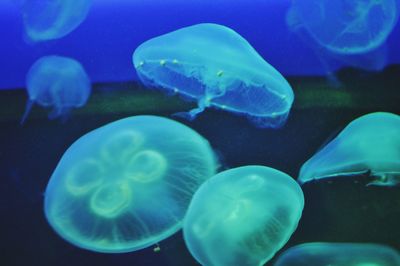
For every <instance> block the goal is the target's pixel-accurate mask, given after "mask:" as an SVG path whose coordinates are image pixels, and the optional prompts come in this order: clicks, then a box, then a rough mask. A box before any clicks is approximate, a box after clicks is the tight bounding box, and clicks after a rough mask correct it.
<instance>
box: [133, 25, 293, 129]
mask: <svg viewBox="0 0 400 266" xmlns="http://www.w3.org/2000/svg"><path fill="white" fill-rule="evenodd" d="M133 64H134V67H135V68H136V72H137V74H138V76H139V78H140V80H141V81H142V82H143V83H144V84H145V85H146V86H150V87H151V86H155V87H159V88H162V89H164V90H167V91H170V92H172V91H173V92H175V93H177V94H179V95H182V96H184V97H187V98H189V99H192V100H196V101H197V102H198V108H196V109H193V110H191V111H190V112H189V113H187V116H188V117H190V118H194V117H196V115H197V114H199V113H200V112H202V111H203V110H204V109H205V108H207V107H210V106H213V107H216V108H220V109H223V110H226V111H230V112H233V113H237V114H243V115H245V116H247V117H249V119H250V120H251V121H253V122H254V123H255V124H256V125H258V126H259V127H273V128H274V127H280V126H282V125H283V124H284V123H285V121H286V119H287V116H288V113H289V111H290V108H291V105H292V102H293V98H294V96H293V91H292V89H291V87H290V85H289V84H288V82H287V81H286V80H285V79H284V77H283V76H282V75H281V74H280V73H279V72H278V71H277V70H276V69H274V68H273V67H272V66H271V65H270V64H268V63H267V62H266V61H264V59H263V58H262V57H261V56H260V55H259V54H258V53H257V52H256V51H255V50H254V48H253V47H252V46H251V45H250V44H249V43H248V42H247V41H246V40H245V39H244V38H243V37H242V36H240V35H239V34H238V33H236V32H235V31H233V30H232V29H230V28H227V27H225V26H222V25H217V24H211V23H204V24H197V25H193V26H190V27H186V28H182V29H178V30H176V31H173V32H170V33H167V34H165V35H161V36H159V37H156V38H153V39H150V40H148V41H146V42H144V43H143V44H141V45H140V46H139V47H138V48H137V49H136V50H135V52H134V53H133Z"/></svg>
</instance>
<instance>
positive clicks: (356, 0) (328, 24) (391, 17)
mask: <svg viewBox="0 0 400 266" xmlns="http://www.w3.org/2000/svg"><path fill="white" fill-rule="evenodd" d="M398 13H399V12H398V6H397V3H396V0H337V1H331V0H294V1H293V6H292V8H291V10H290V11H289V16H288V23H289V26H290V27H291V28H292V29H295V30H297V29H298V28H304V29H305V30H306V31H307V32H308V34H309V35H310V36H311V38H312V39H314V40H315V41H316V42H317V43H319V44H320V45H321V46H322V47H324V48H326V49H328V50H330V51H331V52H333V53H338V54H360V53H366V52H369V51H371V50H374V49H376V48H378V47H379V46H380V45H382V44H383V43H384V42H385V41H386V38H387V37H388V35H389V34H390V33H391V32H392V30H393V28H394V26H395V24H396V22H397V18H398V15H399V14H398Z"/></svg>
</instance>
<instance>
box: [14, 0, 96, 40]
mask: <svg viewBox="0 0 400 266" xmlns="http://www.w3.org/2000/svg"><path fill="white" fill-rule="evenodd" d="M91 4H92V0H79V1H71V0H51V1H44V0H22V7H21V10H22V17H23V21H24V26H25V32H26V36H27V37H28V39H29V40H30V41H34V42H37V41H47V40H54V39H59V38H62V37H64V36H65V35H67V34H69V33H70V32H72V31H73V30H75V29H76V28H77V27H78V26H79V25H80V24H81V23H82V22H83V21H84V20H85V18H86V16H87V14H88V12H89V9H90V6H91Z"/></svg>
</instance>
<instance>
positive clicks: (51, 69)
mask: <svg viewBox="0 0 400 266" xmlns="http://www.w3.org/2000/svg"><path fill="white" fill-rule="evenodd" d="M26 90H27V92H28V98H29V99H28V101H27V104H26V109H25V113H24V115H23V117H22V120H21V123H23V122H24V121H25V119H26V118H27V117H28V115H29V112H30V110H31V108H32V105H33V104H34V103H37V104H39V105H41V106H44V107H49V106H52V107H53V111H52V112H51V113H50V114H49V118H51V119H53V118H56V117H60V116H66V115H68V113H69V111H70V110H71V109H72V108H77V107H81V106H83V105H85V103H86V102H87V100H88V98H89V96H90V92H91V83H90V79H89V76H88V75H87V73H86V71H85V69H84V68H83V66H82V65H81V64H80V63H79V62H78V61H76V60H75V59H72V58H69V57H64V56H58V55H49V56H43V57H41V58H39V59H38V60H37V61H36V62H35V63H34V64H33V65H32V66H31V68H30V69H29V71H28V74H27V75H26Z"/></svg>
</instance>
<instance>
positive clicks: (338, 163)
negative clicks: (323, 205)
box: [298, 112, 400, 186]
mask: <svg viewBox="0 0 400 266" xmlns="http://www.w3.org/2000/svg"><path fill="white" fill-rule="evenodd" d="M354 176H363V177H365V178H366V179H367V181H369V183H368V184H369V185H378V186H395V185H398V184H399V183H400V116H399V115H396V114H392V113H386V112H377V113H370V114H367V115H364V116H361V117H359V118H357V119H355V120H354V121H352V122H351V123H350V124H349V125H347V126H346V128H345V129H344V130H343V131H342V132H340V133H339V135H338V136H337V137H336V138H334V139H333V140H332V141H331V142H329V143H328V144H327V145H326V146H325V147H323V148H322V149H321V150H320V151H318V152H317V153H316V154H315V155H314V156H313V157H311V159H309V160H308V161H307V162H306V163H305V164H304V165H303V166H302V167H301V170H300V175H299V179H298V181H299V182H300V183H302V184H303V183H306V182H309V181H312V180H320V179H330V180H332V179H334V178H339V177H344V178H346V177H354Z"/></svg>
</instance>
